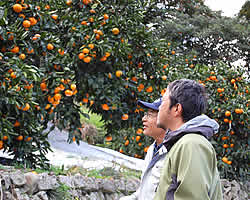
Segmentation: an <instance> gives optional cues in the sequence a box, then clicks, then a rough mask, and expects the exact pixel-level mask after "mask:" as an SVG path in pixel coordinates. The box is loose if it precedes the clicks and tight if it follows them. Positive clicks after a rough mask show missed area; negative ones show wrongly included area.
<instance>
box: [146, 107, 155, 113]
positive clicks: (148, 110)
mask: <svg viewBox="0 0 250 200" xmlns="http://www.w3.org/2000/svg"><path fill="white" fill-rule="evenodd" d="M147 112H152V113H153V112H158V111H157V110H153V109H151V108H147Z"/></svg>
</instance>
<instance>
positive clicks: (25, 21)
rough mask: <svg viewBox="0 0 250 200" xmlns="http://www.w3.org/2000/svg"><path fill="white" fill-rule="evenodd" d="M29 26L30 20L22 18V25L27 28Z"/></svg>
mask: <svg viewBox="0 0 250 200" xmlns="http://www.w3.org/2000/svg"><path fill="white" fill-rule="evenodd" d="M30 26H31V22H30V21H29V20H24V21H23V27H25V28H29V27H30Z"/></svg>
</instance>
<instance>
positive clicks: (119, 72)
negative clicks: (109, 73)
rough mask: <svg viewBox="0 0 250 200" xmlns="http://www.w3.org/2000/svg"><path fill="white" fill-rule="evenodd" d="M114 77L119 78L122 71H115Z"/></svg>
mask: <svg viewBox="0 0 250 200" xmlns="http://www.w3.org/2000/svg"><path fill="white" fill-rule="evenodd" d="M115 75H116V77H118V78H119V77H121V75H122V71H121V70H117V71H116V72H115Z"/></svg>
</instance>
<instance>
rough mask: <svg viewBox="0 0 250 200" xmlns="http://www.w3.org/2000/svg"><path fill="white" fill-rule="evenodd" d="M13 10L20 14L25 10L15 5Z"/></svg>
mask: <svg viewBox="0 0 250 200" xmlns="http://www.w3.org/2000/svg"><path fill="white" fill-rule="evenodd" d="M12 8H13V10H14V11H15V12H16V13H20V12H22V10H23V7H22V6H21V5H20V4H18V3H17V4H14V5H13V6H12Z"/></svg>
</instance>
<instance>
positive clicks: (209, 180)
mask: <svg viewBox="0 0 250 200" xmlns="http://www.w3.org/2000/svg"><path fill="white" fill-rule="evenodd" d="M184 137H186V138H185V139H184V140H182V141H181V142H179V141H178V145H177V146H176V147H175V148H174V147H173V148H172V149H171V151H173V152H172V154H171V158H169V163H168V164H169V165H170V166H168V169H169V170H168V172H165V171H163V174H162V176H163V178H165V179H166V178H168V184H167V185H163V184H162V185H161V182H160V185H159V188H158V189H160V190H161V192H162V194H164V193H165V195H164V196H165V198H162V199H167V200H170V199H171V200H172V199H173V200H200V199H202V200H210V191H211V186H212V184H213V182H214V180H213V179H214V177H216V176H215V174H216V173H217V166H216V155H215V151H214V149H213V147H212V145H211V144H210V143H209V142H208V141H207V140H206V139H205V138H201V137H203V136H199V135H193V136H191V137H190V136H184ZM184 137H183V138H184ZM171 151H170V152H171ZM170 152H169V153H170ZM164 167H165V166H164ZM164 173H167V174H165V175H164ZM216 200H217V199H216ZM218 200H220V198H219V199H218Z"/></svg>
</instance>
